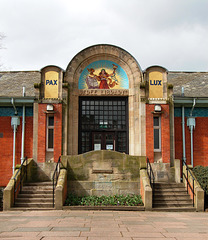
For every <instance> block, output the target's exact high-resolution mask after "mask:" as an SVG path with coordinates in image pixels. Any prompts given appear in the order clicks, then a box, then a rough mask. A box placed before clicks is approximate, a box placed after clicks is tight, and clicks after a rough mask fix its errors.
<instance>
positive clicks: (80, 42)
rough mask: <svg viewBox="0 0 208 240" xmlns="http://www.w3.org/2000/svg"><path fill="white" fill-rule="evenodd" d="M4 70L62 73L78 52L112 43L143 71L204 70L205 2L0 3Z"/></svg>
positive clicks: (54, 0)
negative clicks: (155, 66)
mask: <svg viewBox="0 0 208 240" xmlns="http://www.w3.org/2000/svg"><path fill="white" fill-rule="evenodd" d="M0 5H1V14H0V22H1V28H0V32H3V33H4V34H5V35H6V39H5V40H4V45H5V46H6V50H1V51H0V55H1V59H0V61H2V62H3V63H4V67H5V69H6V70H8V69H11V70H33V69H34V70H38V69H41V68H42V67H44V66H46V65H48V64H55V65H58V66H60V67H62V68H63V69H65V68H66V67H67V65H68V63H69V62H70V60H71V59H72V58H73V57H74V56H75V55H76V54H77V53H78V52H79V51H81V50H82V49H83V48H85V47H88V46H90V45H94V44H99V43H108V44H114V45H117V46H119V47H122V48H124V49H125V50H127V51H128V52H130V53H131V54H132V55H133V56H134V57H135V58H136V59H137V61H138V62H139V64H140V65H141V67H142V69H145V68H147V67H148V66H150V65H153V64H158V65H162V66H164V67H166V68H168V69H169V70H192V71H196V70H198V71H201V70H204V71H207V70H208V69H207V66H208V64H207V62H208V57H207V56H206V55H207V54H206V52H207V50H208V47H207V43H206V42H207V37H208V36H207V35H208V33H207V27H208V26H207V25H208V14H207V13H206V11H207V9H208V1H207V0H180V1H179V0H139V1H138V0H128V1H120V0H88V1H86V0H76V1H75V0H41V1H40V0H36V1H33V0H0Z"/></svg>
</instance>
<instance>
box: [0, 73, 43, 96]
mask: <svg viewBox="0 0 208 240" xmlns="http://www.w3.org/2000/svg"><path fill="white" fill-rule="evenodd" d="M40 80H41V74H40V72H39V71H25V72H23V71H21V72H0V97H4V96H5V97H21V96H22V88H23V87H25V88H26V96H31V97H33V96H35V89H34V83H39V82H40Z"/></svg>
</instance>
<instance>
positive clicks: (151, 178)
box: [147, 158, 155, 200]
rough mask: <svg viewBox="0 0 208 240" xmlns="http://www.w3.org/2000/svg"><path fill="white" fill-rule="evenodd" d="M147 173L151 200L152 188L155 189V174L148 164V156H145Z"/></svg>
mask: <svg viewBox="0 0 208 240" xmlns="http://www.w3.org/2000/svg"><path fill="white" fill-rule="evenodd" d="M147 174H148V177H149V181H150V186H151V188H152V200H153V199H154V190H155V176H154V172H153V170H152V166H151V164H150V161H149V158H147Z"/></svg>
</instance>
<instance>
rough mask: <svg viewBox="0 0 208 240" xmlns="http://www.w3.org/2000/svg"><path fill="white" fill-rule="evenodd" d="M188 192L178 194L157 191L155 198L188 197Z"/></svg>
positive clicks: (178, 192)
mask: <svg viewBox="0 0 208 240" xmlns="http://www.w3.org/2000/svg"><path fill="white" fill-rule="evenodd" d="M186 195H187V192H186V191H177V192H172V191H171V192H162V191H156V192H154V196H186Z"/></svg>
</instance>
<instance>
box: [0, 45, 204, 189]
mask: <svg viewBox="0 0 208 240" xmlns="http://www.w3.org/2000/svg"><path fill="white" fill-rule="evenodd" d="M0 84H1V93H0V145H1V148H0V156H1V166H0V172H1V174H0V186H2V187H3V186H6V185H7V183H8V181H9V179H10V178H11V176H12V173H13V171H14V169H15V166H16V164H20V163H21V161H22V160H23V159H24V157H25V156H27V157H28V158H33V160H34V161H35V162H36V163H37V165H38V166H40V168H41V169H42V170H43V171H45V174H46V175H47V176H48V177H49V178H50V176H51V172H52V169H53V168H54V163H55V162H57V161H58V158H59V156H61V155H62V156H77V155H81V154H86V153H88V152H92V151H103V150H106V151H115V152H120V153H122V154H128V155H131V156H144V157H147V158H148V159H149V161H150V163H151V164H152V166H153V169H154V172H155V174H156V179H157V180H158V181H163V180H165V181H168V180H169V179H170V178H171V176H170V174H171V167H172V166H173V164H174V159H180V160H181V161H182V159H183V160H185V161H186V162H187V163H188V164H191V165H193V166H196V165H203V166H207V163H208V155H207V149H208V141H207V139H208V137H207V136H208V135H207V133H208V98H207V93H208V90H207V86H208V72H177V71H175V72H174V71H168V70H167V69H166V68H164V67H161V66H156V65H155V66H150V67H148V68H147V69H146V70H142V69H141V67H140V65H139V64H138V62H137V60H136V59H135V58H134V57H133V56H132V55H131V54H130V53H129V52H127V51H126V50H124V49H122V48H120V47H117V46H113V45H107V44H100V45H94V46H90V47H88V48H86V49H84V50H82V51H81V52H79V53H78V54H77V55H76V56H74V58H73V59H72V60H71V61H70V62H69V64H68V66H67V67H66V69H65V70H63V69H62V68H60V67H58V66H53V65H49V66H45V67H43V68H42V69H41V70H40V71H15V72H8V71H7V72H6V71H2V72H0ZM133 167H134V166H132V168H133Z"/></svg>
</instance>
